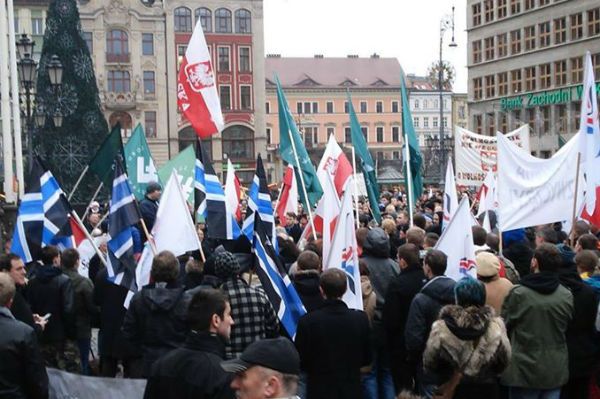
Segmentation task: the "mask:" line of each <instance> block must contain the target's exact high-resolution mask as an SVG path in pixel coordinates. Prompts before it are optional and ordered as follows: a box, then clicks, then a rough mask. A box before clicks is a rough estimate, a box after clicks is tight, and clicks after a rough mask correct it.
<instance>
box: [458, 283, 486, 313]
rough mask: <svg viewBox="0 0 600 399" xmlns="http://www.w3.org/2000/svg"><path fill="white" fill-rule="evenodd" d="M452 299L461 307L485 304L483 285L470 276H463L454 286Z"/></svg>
mask: <svg viewBox="0 0 600 399" xmlns="http://www.w3.org/2000/svg"><path fill="white" fill-rule="evenodd" d="M454 299H455V301H456V304H457V305H459V306H462V307H465V308H466V307H468V306H483V305H485V286H484V285H483V283H481V282H480V281H478V280H475V279H474V278H471V277H463V278H462V279H460V280H459V281H458V282H457V283H456V285H455V286H454Z"/></svg>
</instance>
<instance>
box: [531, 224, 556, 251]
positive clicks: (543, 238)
mask: <svg viewBox="0 0 600 399" xmlns="http://www.w3.org/2000/svg"><path fill="white" fill-rule="evenodd" d="M544 243H546V244H554V245H556V244H558V235H557V234H556V230H554V229H553V228H552V227H550V226H543V227H540V228H538V229H537V231H536V232H535V246H536V247H539V246H540V245H542V244H544Z"/></svg>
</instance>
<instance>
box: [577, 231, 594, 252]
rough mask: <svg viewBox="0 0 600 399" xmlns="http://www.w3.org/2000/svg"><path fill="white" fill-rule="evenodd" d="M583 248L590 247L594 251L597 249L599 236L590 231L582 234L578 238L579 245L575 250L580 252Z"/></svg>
mask: <svg viewBox="0 0 600 399" xmlns="http://www.w3.org/2000/svg"><path fill="white" fill-rule="evenodd" d="M583 249H589V250H592V251H594V250H597V249H598V238H597V237H596V236H595V235H593V234H590V233H586V234H582V235H580V236H579V238H578V239H577V245H576V246H575V250H576V251H577V252H579V251H581V250H583Z"/></svg>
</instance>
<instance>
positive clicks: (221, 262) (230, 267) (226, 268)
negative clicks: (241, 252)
mask: <svg viewBox="0 0 600 399" xmlns="http://www.w3.org/2000/svg"><path fill="white" fill-rule="evenodd" d="M240 269H241V268H240V263H239V262H238V260H237V258H236V257H235V255H233V254H232V253H231V252H228V251H224V252H221V253H218V254H217V255H215V275H216V276H217V277H218V278H220V279H221V280H226V279H228V278H230V277H233V276H236V275H238V274H239V272H240Z"/></svg>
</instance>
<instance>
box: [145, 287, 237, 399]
mask: <svg viewBox="0 0 600 399" xmlns="http://www.w3.org/2000/svg"><path fill="white" fill-rule="evenodd" d="M187 322H188V325H189V327H190V331H189V332H188V334H187V337H186V340H185V343H184V344H183V345H182V347H180V348H177V349H174V350H172V351H171V352H169V353H167V354H166V355H164V356H163V357H161V358H160V359H159V360H158V361H157V362H156V363H154V365H153V366H152V371H151V372H150V375H149V376H148V383H147V385H146V391H145V393H144V398H147V399H150V398H157V399H158V398H160V399H165V398H173V399H181V398H198V399H209V398H210V399H213V398H214V399H217V398H219V399H226V398H232V399H233V398H235V394H234V392H233V390H232V389H231V387H230V383H231V378H230V376H229V375H228V374H227V373H226V372H225V371H223V369H222V368H221V362H222V361H223V360H224V358H225V341H227V340H228V339H229V335H230V333H231V326H232V325H233V324H234V320H233V319H232V318H231V306H230V305H229V302H228V301H227V298H226V297H225V295H224V294H223V292H222V291H218V290H214V289H203V290H199V291H198V292H197V293H196V294H195V295H194V296H193V297H192V299H191V301H190V304H189V307H188V311H187Z"/></svg>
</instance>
